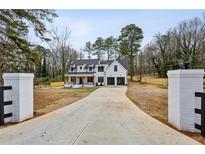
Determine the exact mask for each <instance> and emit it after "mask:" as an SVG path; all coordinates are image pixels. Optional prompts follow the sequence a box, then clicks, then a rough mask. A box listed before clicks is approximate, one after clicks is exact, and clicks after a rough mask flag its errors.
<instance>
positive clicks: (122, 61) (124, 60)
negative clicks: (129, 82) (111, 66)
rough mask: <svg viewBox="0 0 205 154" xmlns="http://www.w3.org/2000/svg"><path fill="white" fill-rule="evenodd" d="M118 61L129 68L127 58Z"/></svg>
mask: <svg viewBox="0 0 205 154" xmlns="http://www.w3.org/2000/svg"><path fill="white" fill-rule="evenodd" d="M117 61H118V62H119V63H120V64H121V65H122V66H123V67H124V68H125V69H126V70H128V61H127V60H126V59H117Z"/></svg>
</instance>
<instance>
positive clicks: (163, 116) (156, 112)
mask: <svg viewBox="0 0 205 154" xmlns="http://www.w3.org/2000/svg"><path fill="white" fill-rule="evenodd" d="M126 94H127V96H128V97H129V98H130V99H131V100H132V101H133V102H134V103H135V104H136V105H137V106H138V107H139V108H140V109H142V110H143V111H144V112H146V113H147V114H149V115H150V116H152V117H154V118H155V119H157V120H159V121H161V122H162V123H164V124H166V125H168V126H170V127H172V128H174V127H173V126H172V125H170V124H169V123H168V115H167V113H168V90H167V87H164V86H163V87H161V86H156V85H150V84H140V83H139V82H129V84H128V90H127V92H126ZM174 129H175V128H174ZM180 132H181V133H183V134H185V135H187V136H189V137H191V138H193V139H195V140H197V141H199V142H201V143H202V144H205V138H203V137H202V136H201V135H200V133H191V132H185V131H180Z"/></svg>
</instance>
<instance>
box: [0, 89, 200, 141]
mask: <svg viewBox="0 0 205 154" xmlns="http://www.w3.org/2000/svg"><path fill="white" fill-rule="evenodd" d="M126 90H127V87H102V88H99V89H97V90H96V91H94V92H93V93H92V94H90V95H89V96H87V97H85V98H84V99H82V100H80V101H78V102H76V103H73V104H71V105H69V106H66V107H63V108H61V109H59V110H56V111H54V112H51V113H49V114H47V115H44V116H41V117H38V118H35V119H32V120H29V121H26V122H23V123H21V124H17V125H14V126H11V127H7V128H2V129H0V144H199V143H198V142H197V141H195V140H193V139H191V138H189V137H187V136H185V135H183V134H181V133H179V132H177V131H175V130H173V129H172V128H170V127H168V126H166V125H164V124H162V123H160V122H159V121H157V120H155V119H153V118H151V117H150V116H148V115H147V114H145V113H144V112H143V111H141V110H140V109H139V108H138V107H137V106H136V105H135V104H133V102H132V101H130V100H129V99H128V98H127V97H126V95H125V92H126Z"/></svg>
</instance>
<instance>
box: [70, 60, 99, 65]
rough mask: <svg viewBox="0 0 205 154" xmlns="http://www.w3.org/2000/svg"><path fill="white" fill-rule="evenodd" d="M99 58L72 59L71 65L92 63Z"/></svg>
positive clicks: (96, 62) (97, 61) (95, 62)
mask: <svg viewBox="0 0 205 154" xmlns="http://www.w3.org/2000/svg"><path fill="white" fill-rule="evenodd" d="M99 61H100V59H78V60H74V61H73V63H72V65H86V64H87V65H92V64H98V63H99Z"/></svg>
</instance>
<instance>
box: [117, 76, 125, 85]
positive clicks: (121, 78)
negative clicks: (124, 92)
mask: <svg viewBox="0 0 205 154" xmlns="http://www.w3.org/2000/svg"><path fill="white" fill-rule="evenodd" d="M117 85H125V78H124V77H117Z"/></svg>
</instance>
